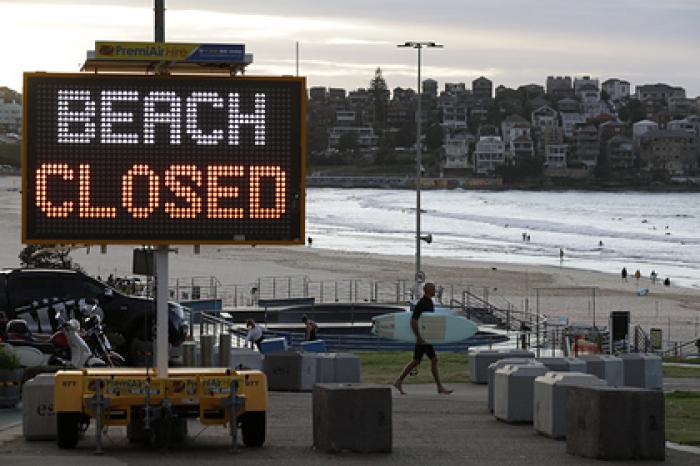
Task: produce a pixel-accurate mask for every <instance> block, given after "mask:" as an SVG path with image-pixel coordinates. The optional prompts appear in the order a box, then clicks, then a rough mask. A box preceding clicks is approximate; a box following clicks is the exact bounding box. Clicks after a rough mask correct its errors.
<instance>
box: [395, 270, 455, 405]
mask: <svg viewBox="0 0 700 466" xmlns="http://www.w3.org/2000/svg"><path fill="white" fill-rule="evenodd" d="M433 296H435V284H434V283H430V282H427V283H426V284H425V286H423V297H422V298H421V299H420V301H418V303H417V304H416V307H415V308H414V309H413V316H411V330H413V333H414V334H415V335H416V347H415V348H414V350H413V360H412V361H411V362H409V363H408V364H406V367H404V368H403V372H401V375H400V376H399V378H398V379H396V381H395V382H394V387H396V389H397V390H398V391H399V393H401V394H402V395H405V394H406V392H404V391H403V381H404V379H405V378H406V376H408V374H409V373H410V372H411V371H412V370H413V369H414V368H415V367H417V366H418V365H419V364H420V362H421V359H423V355H426V356H428V358H429V359H430V369H431V371H432V373H433V378H434V379H435V385H436V386H437V391H438V393H440V394H444V395H449V394H450V393H452V390H449V389H447V388H445V387H444V386H443V385H442V383H440V373H439V371H438V359H437V355H436V354H435V349H434V348H433V345H429V344H427V343H426V342H425V340H423V337H422V336H421V334H420V327H419V326H418V319H420V316H421V314H423V313H424V312H435V308H434V306H433V300H432V298H433Z"/></svg>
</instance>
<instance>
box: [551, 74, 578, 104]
mask: <svg viewBox="0 0 700 466" xmlns="http://www.w3.org/2000/svg"><path fill="white" fill-rule="evenodd" d="M547 95H548V96H550V97H551V98H553V99H555V100H560V99H563V98H565V97H571V96H573V95H574V89H573V87H572V86H571V76H556V77H555V76H547Z"/></svg>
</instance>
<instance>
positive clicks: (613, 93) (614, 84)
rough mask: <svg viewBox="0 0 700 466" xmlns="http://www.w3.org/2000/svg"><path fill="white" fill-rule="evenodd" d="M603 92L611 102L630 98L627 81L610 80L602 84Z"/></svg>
mask: <svg viewBox="0 0 700 466" xmlns="http://www.w3.org/2000/svg"><path fill="white" fill-rule="evenodd" d="M603 90H604V91H605V93H606V94H608V96H609V97H610V100H612V101H613V102H618V101H620V100H623V99H626V98H628V97H629V96H630V92H631V86H630V83H629V81H625V80H624V79H618V78H610V79H608V80H606V81H605V82H603Z"/></svg>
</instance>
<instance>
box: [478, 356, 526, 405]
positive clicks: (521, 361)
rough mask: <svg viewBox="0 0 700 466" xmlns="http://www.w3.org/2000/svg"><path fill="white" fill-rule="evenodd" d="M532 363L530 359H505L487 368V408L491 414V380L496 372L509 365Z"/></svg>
mask: <svg viewBox="0 0 700 466" xmlns="http://www.w3.org/2000/svg"><path fill="white" fill-rule="evenodd" d="M533 361H534V359H532V358H505V359H499V360H498V361H496V362H494V363H493V364H491V365H490V366H489V380H488V384H489V387H488V392H489V396H488V407H489V412H491V413H492V412H493V379H494V378H495V374H496V370H498V369H500V368H501V367H505V366H509V365H511V364H512V365H514V366H519V365H523V364H530V363H532V362H533Z"/></svg>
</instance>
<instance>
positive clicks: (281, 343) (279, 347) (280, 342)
mask: <svg viewBox="0 0 700 466" xmlns="http://www.w3.org/2000/svg"><path fill="white" fill-rule="evenodd" d="M273 351H287V339H286V338H268V339H266V340H263V341H261V342H260V352H261V353H263V354H267V353H272V352H273Z"/></svg>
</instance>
